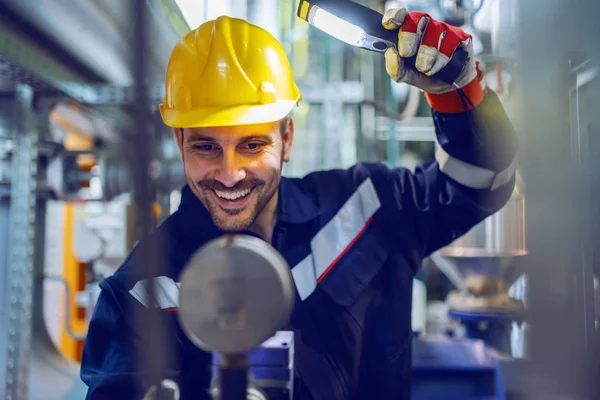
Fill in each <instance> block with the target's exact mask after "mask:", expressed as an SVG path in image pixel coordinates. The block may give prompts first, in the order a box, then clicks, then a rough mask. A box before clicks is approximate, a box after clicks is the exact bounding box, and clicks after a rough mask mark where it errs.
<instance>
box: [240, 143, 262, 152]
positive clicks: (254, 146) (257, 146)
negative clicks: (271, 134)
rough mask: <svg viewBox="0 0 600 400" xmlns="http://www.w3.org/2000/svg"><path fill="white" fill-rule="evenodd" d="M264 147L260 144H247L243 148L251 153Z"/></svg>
mask: <svg viewBox="0 0 600 400" xmlns="http://www.w3.org/2000/svg"><path fill="white" fill-rule="evenodd" d="M263 146H264V143H262V142H248V143H246V144H245V145H244V147H245V148H246V149H247V150H249V151H252V152H256V151H259V150H260V149H261V148H262V147H263Z"/></svg>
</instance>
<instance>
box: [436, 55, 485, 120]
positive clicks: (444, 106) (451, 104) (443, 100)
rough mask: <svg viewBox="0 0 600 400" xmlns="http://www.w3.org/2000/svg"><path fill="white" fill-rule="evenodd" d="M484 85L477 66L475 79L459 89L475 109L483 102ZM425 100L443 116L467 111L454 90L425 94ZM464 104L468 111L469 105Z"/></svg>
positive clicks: (481, 73)
mask: <svg viewBox="0 0 600 400" xmlns="http://www.w3.org/2000/svg"><path fill="white" fill-rule="evenodd" d="M484 85H485V82H484V81H483V71H481V69H479V66H477V76H476V77H475V79H473V80H472V81H471V82H470V83H468V84H467V85H466V86H463V87H462V88H461V89H462V90H463V92H464V93H465V94H466V95H467V97H468V98H469V100H471V103H473V106H475V107H477V106H478V105H479V104H481V102H482V101H483V97H484V96H485V92H486V89H485V88H484ZM425 98H426V99H427V103H429V106H430V107H431V108H433V109H434V110H436V111H438V112H441V113H444V114H458V113H461V112H465V111H467V110H466V109H465V105H464V104H463V102H462V100H461V98H460V96H459V95H458V92H457V91H456V90H453V91H451V92H446V93H441V94H432V93H425ZM465 103H466V104H467V107H468V109H471V105H470V104H469V103H468V102H467V101H465Z"/></svg>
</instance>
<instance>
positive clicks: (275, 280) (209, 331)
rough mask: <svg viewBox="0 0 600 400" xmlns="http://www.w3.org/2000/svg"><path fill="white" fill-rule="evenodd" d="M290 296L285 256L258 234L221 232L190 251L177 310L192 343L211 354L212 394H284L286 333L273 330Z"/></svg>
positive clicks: (228, 397) (284, 317) (288, 370)
mask: <svg viewBox="0 0 600 400" xmlns="http://www.w3.org/2000/svg"><path fill="white" fill-rule="evenodd" d="M295 295H296V294H295V287H294V283H293V280H292V275H291V271H290V268H289V266H288V264H287V262H286V261H285V260H284V258H283V257H282V256H281V255H280V254H279V253H278V252H277V251H276V250H275V249H274V248H272V247H271V246H270V245H269V244H267V243H266V242H264V241H263V240H261V239H258V238H255V237H252V236H245V235H234V236H223V237H221V238H218V239H215V240H213V241H212V242H209V243H207V244H206V245H204V246H203V247H202V248H200V249H199V250H198V251H197V252H196V254H195V255H193V256H192V258H191V260H190V262H189V263H188V265H187V266H186V268H185V270H184V272H183V274H182V276H181V287H180V292H179V298H180V300H179V312H178V317H179V321H180V322H181V325H182V328H183V330H184V332H185V333H186V335H187V336H188V337H189V338H190V340H191V341H192V343H194V344H195V345H196V346H198V347H199V348H201V349H203V350H205V351H211V352H213V353H214V354H215V355H216V357H215V364H216V365H215V380H214V382H213V387H212V393H213V396H214V398H216V399H220V400H245V399H246V395H247V394H248V396H249V397H248V398H251V399H253V400H262V399H264V400H267V399H269V400H283V399H286V398H287V399H291V396H292V394H293V384H292V383H291V382H292V377H293V373H292V360H293V357H291V356H290V354H293V353H290V352H291V350H292V349H293V334H292V333H291V332H286V333H280V334H279V335H276V336H274V335H275V332H276V331H277V330H278V329H280V328H281V327H282V326H284V324H286V323H287V321H288V319H289V317H290V315H291V313H292V309H293V306H294V299H295ZM269 338H271V339H270V340H269V341H268V342H267V343H265V341H267V339H269ZM259 345H261V346H260V347H259V348H258V349H256V348H257V347H258V346H259ZM251 350H255V351H254V352H253V353H251V354H250V355H248V354H247V353H248V352H250V351H251ZM249 361H250V363H251V366H252V368H250V370H249V368H248V366H249ZM280 372H282V373H283V374H281V373H280ZM249 375H250V376H249ZM261 382H262V383H263V384H262V385H261ZM267 396H268V397H267Z"/></svg>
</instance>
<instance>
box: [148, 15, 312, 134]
mask: <svg viewBox="0 0 600 400" xmlns="http://www.w3.org/2000/svg"><path fill="white" fill-rule="evenodd" d="M165 89H166V93H165V98H164V100H163V104H160V105H159V109H160V114H161V116H162V118H163V121H164V122H165V124H166V125H168V126H171V127H174V128H192V127H209V126H233V125H248V124H259V123H267V122H274V121H278V120H281V119H282V118H284V117H285V116H287V115H288V114H289V113H290V111H292V109H293V108H294V107H295V106H296V105H297V104H298V101H299V100H300V99H301V97H302V95H301V94H300V90H299V89H298V86H297V85H296V83H295V82H294V79H293V76H292V70H291V67H290V63H289V60H288V58H287V56H286V54H285V52H284V51H283V48H282V47H281V44H279V42H277V40H276V39H275V38H274V37H273V36H272V35H271V34H269V33H268V32H267V31H265V30H264V29H262V28H260V27H258V26H256V25H252V24H250V23H248V22H246V21H244V20H241V19H237V18H230V17H226V16H222V17H219V18H217V19H216V20H214V21H208V22H205V23H203V24H202V25H200V26H199V27H198V28H197V29H194V30H192V31H191V32H190V33H188V34H187V35H186V36H185V37H184V38H183V39H181V40H180V41H179V42H178V43H177V44H176V45H175V48H174V49H173V52H172V53H171V58H170V59H169V64H168V67H167V76H166V85H165Z"/></svg>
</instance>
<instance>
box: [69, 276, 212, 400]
mask: <svg viewBox="0 0 600 400" xmlns="http://www.w3.org/2000/svg"><path fill="white" fill-rule="evenodd" d="M101 287H102V291H101V293H100V296H99V299H98V302H97V304H96V307H95V309H94V314H93V316H92V319H91V321H90V325H89V328H88V334H87V337H86V340H85V344H84V348H83V356H82V362H81V379H82V380H83V382H84V383H85V384H86V385H87V386H88V392H87V396H86V400H96V399H111V400H112V399H121V398H123V399H142V398H143V396H144V394H145V393H146V391H147V390H148V388H149V386H150V383H149V380H148V375H147V374H146V373H145V372H144V367H143V366H141V365H140V364H139V363H137V357H136V355H137V353H136V352H137V351H138V350H137V349H139V345H140V340H141V339H140V335H139V333H136V330H135V329H134V328H133V326H134V321H131V319H132V318H133V317H132V315H133V313H134V312H140V310H139V309H136V308H135V307H136V304H134V303H133V301H132V300H130V299H129V298H127V294H126V293H125V294H123V293H121V292H120V291H119V290H117V289H115V288H113V287H112V286H111V285H110V284H107V283H106V281H103V282H102V283H101ZM207 370H208V368H207ZM168 374H169V375H168V376H167V378H170V379H173V380H174V381H176V382H177V383H178V384H179V383H180V382H179V374H178V373H177V370H176V369H174V368H171V369H169V370H168ZM199 379H200V377H199ZM207 380H208V379H207ZM180 387H181V385H180ZM207 389H208V388H207ZM181 398H182V399H185V398H186V397H185V396H184V393H182V397H181ZM198 398H200V397H198ZM206 398H208V394H207V397H206ZM202 400H204V398H202Z"/></svg>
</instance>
